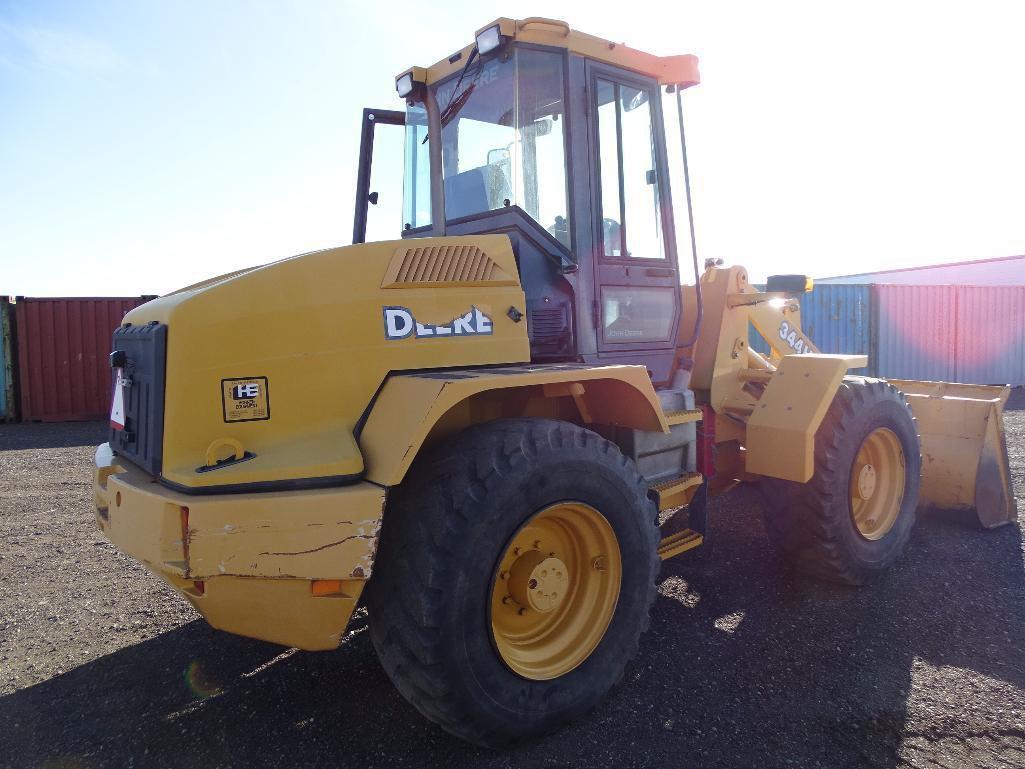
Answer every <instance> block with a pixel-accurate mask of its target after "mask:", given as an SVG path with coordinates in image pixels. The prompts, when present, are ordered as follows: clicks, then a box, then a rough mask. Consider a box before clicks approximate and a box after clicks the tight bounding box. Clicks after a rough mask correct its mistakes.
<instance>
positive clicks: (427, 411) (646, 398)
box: [360, 364, 669, 486]
mask: <svg viewBox="0 0 1025 769" xmlns="http://www.w3.org/2000/svg"><path fill="white" fill-rule="evenodd" d="M519 416H545V417H553V418H559V419H567V420H570V421H575V422H578V423H581V424H600V425H621V426H624V427H632V428H636V429H640V430H651V431H656V432H668V431H669V425H668V423H667V422H666V418H665V415H664V414H663V413H662V407H661V405H660V404H659V400H658V396H657V395H656V394H655V389H654V387H652V384H651V380H650V378H649V377H648V373H647V371H646V369H645V368H644V367H643V366H584V365H578V364H554V365H530V364H525V365H520V366H505V367H501V368H473V369H455V370H453V369H446V370H444V371H434V372H421V373H409V374H393V375H392V376H390V377H389V378H388V380H387V381H386V382H385V384H384V387H383V388H382V389H381V392H380V394H379V395H378V397H377V401H376V402H375V403H374V405H373V408H372V409H371V411H370V415H369V417H368V418H367V422H366V426H365V427H364V429H363V431H362V433H361V435H360V447H361V449H362V451H363V457H364V460H365V462H366V468H367V473H366V479H367V480H369V481H372V482H373V483H377V484H380V485H381V486H395V485H397V484H399V483H401V481H402V479H403V478H404V477H405V475H406V471H407V470H409V467H410V465H411V464H412V463H413V460H414V459H415V458H416V457H417V455H418V454H419V453H420V451H421V450H422V449H423V448H424V447H425V446H428V445H430V444H431V443H433V442H435V441H436V440H438V439H440V438H444V437H447V436H448V435H452V434H455V433H457V432H459V431H461V430H463V429H466V428H467V427H470V426H471V425H474V424H478V423H481V422H486V421H489V420H492V419H500V418H508V417H519Z"/></svg>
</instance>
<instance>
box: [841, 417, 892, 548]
mask: <svg viewBox="0 0 1025 769" xmlns="http://www.w3.org/2000/svg"><path fill="white" fill-rule="evenodd" d="M850 496H851V517H852V518H853V519H854V525H855V526H857V527H858V533H859V534H861V536H863V537H864V538H865V539H871V540H875V539H881V538H882V537H885V536H886V535H887V534H888V533H889V531H890V529H892V528H893V524H894V523H896V521H897V515H898V514H899V513H900V507H901V503H902V502H903V501H904V449H903V448H901V445H900V439H899V438H897V434H896V433H895V432H893V430H889V429H887V428H885V427H879V428H876V429H875V430H873V431H872V432H871V433H869V435H868V437H867V438H865V440H864V442H863V443H862V444H861V448H860V449H859V450H858V456H856V457H855V458H854V466H853V467H852V468H851V486H850Z"/></svg>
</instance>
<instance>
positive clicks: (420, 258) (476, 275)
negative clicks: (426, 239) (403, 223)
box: [381, 245, 518, 288]
mask: <svg viewBox="0 0 1025 769" xmlns="http://www.w3.org/2000/svg"><path fill="white" fill-rule="evenodd" d="M516 285H518V283H517V281H516V279H515V278H513V277H512V276H511V275H510V274H509V273H508V272H506V271H505V270H503V269H502V268H501V267H500V266H499V265H498V264H497V263H496V262H495V261H494V260H493V259H491V257H489V256H488V255H487V254H486V253H484V251H482V250H481V249H480V248H478V247H477V246H473V245H465V246H457V245H442V246H420V247H416V248H414V247H402V248H399V249H397V250H396V251H395V254H394V255H393V256H392V259H391V263H390V264H389V265H388V270H387V271H386V272H385V275H384V280H382V281H381V288H433V287H442V286H516Z"/></svg>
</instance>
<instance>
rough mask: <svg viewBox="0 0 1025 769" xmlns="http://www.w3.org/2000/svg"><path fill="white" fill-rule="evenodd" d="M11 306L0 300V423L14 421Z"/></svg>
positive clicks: (5, 299)
mask: <svg viewBox="0 0 1025 769" xmlns="http://www.w3.org/2000/svg"><path fill="white" fill-rule="evenodd" d="M10 309H11V306H10V304H9V303H8V301H7V298H6V297H4V298H3V299H0V422H12V421H14V358H13V357H12V356H11V314H10Z"/></svg>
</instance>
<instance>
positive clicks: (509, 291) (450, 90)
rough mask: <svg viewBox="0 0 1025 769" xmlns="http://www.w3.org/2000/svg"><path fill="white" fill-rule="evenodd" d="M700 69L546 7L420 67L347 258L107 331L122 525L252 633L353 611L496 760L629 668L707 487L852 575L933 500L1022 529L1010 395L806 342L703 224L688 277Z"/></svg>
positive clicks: (132, 316) (220, 619)
mask: <svg viewBox="0 0 1025 769" xmlns="http://www.w3.org/2000/svg"><path fill="white" fill-rule="evenodd" d="M698 79H699V78H698V69H697V60H696V59H695V58H694V57H693V56H688V55H684V56H668V57H659V56H653V55H650V54H646V53H643V52H640V51H637V50H633V49H631V48H628V47H626V46H625V45H620V44H616V43H612V42H609V41H607V40H602V39H599V38H596V37H592V36H590V35H586V34H582V33H580V32H577V31H575V30H572V29H570V27H569V26H568V25H567V24H566V23H564V22H561V21H554V20H549V19H537V18H532V19H525V20H519V21H516V20H512V19H504V18H503V19H499V20H497V21H495V22H493V23H492V24H489V25H487V26H486V27H484V28H483V29H481V30H480V31H479V32H477V34H476V36H475V41H474V42H473V43H472V44H471V45H469V46H467V47H466V48H464V49H462V50H461V51H457V52H456V53H454V54H453V55H452V56H449V57H447V58H445V59H443V60H441V61H440V62H438V63H437V64H435V65H433V66H431V67H427V68H421V67H413V68H411V69H410V70H408V71H406V72H404V73H402V74H401V75H400V76H399V77H398V78H397V80H396V88H397V91H398V93H399V96H400V97H401V98H402V99H404V101H405V105H406V109H405V111H404V112H393V111H389V110H366V111H364V121H363V143H362V147H361V158H360V170H359V178H358V179H357V211H356V222H355V233H354V236H355V237H354V244H353V245H351V246H346V247H342V248H334V249H329V250H325V251H319V252H315V253H309V254H304V255H301V256H297V257H294V258H291V259H285V260H283V261H279V262H276V263H273V264H269V265H266V266H262V267H256V268H253V269H248V270H242V271H240V272H236V273H233V274H230V275H223V276H221V277H218V278H213V279H211V280H208V281H206V282H204V283H200V284H197V285H193V286H188V287H186V288H183V289H181V290H179V291H175V292H174V293H171V294H169V295H167V296H163V297H160V298H159V299H156V300H154V301H151V302H149V303H148V304H145V305H143V306H141V307H139V308H137V309H135V310H133V311H132V312H130V313H129V314H128V315H127V316H126V318H125V320H124V323H123V325H122V326H121V327H120V328H118V329H117V330H116V331H115V333H114V347H113V349H114V352H113V353H112V355H111V365H112V366H113V368H114V369H115V380H116V385H115V390H114V396H113V404H112V408H111V432H110V441H109V443H106V444H104V445H102V446H100V447H99V448H98V449H97V452H96V467H95V485H94V492H95V507H96V518H97V522H98V524H99V526H100V528H101V529H102V530H103V531H104V532H105V533H106V535H107V536H108V537H109V538H110V539H111V541H112V542H114V543H115V544H116V545H117V546H118V547H119V548H120V549H121V550H123V551H124V552H126V553H128V554H130V555H131V556H133V557H134V558H136V559H138V560H139V561H141V562H143V563H145V564H146V565H147V566H148V567H149V568H151V569H152V570H153V571H154V572H155V573H157V574H159V575H160V576H161V577H162V578H164V579H165V580H166V581H167V582H169V583H170V584H171V585H172V586H174V587H175V588H176V589H177V590H178V591H179V592H180V593H181V594H182V595H183V596H184V597H185V598H186V599H187V600H188V601H189V602H190V603H191V604H192V605H193V606H195V608H196V609H197V610H198V611H199V612H200V613H201V614H202V615H203V616H204V617H205V618H206V619H207V620H208V621H209V623H210V624H211V625H213V626H214V627H217V628H221V629H223V630H226V631H229V632H232V633H238V634H241V635H245V636H251V637H254V638H260V639H265V640H267V641H272V642H276V643H280V644H284V645H288V646H294V647H298V648H301V649H308V650H319V649H332V648H335V647H336V646H338V644H339V643H340V642H341V640H342V638H343V635H344V633H345V632H346V626H347V625H348V623H349V620H350V617H351V616H352V613H353V611H354V609H355V608H356V606H357V603H359V602H360V601H363V602H365V605H366V606H367V608H368V611H369V621H370V635H371V637H372V639H373V644H374V647H375V648H376V650H377V653H378V655H379V657H380V660H381V663H382V665H383V666H384V669H385V670H386V671H387V673H388V675H389V676H390V677H391V679H392V680H393V681H394V683H395V685H396V686H397V687H398V689H399V690H400V691H401V692H402V694H403V695H404V696H405V697H406V698H407V699H408V700H409V701H410V702H411V703H412V704H413V705H414V706H415V707H416V708H417V709H418V710H420V712H422V713H423V714H424V715H425V716H426V717H427V718H429V719H431V720H432V721H435V722H436V723H438V724H440V725H441V726H442V727H443V728H444V729H447V730H448V731H449V732H451V733H453V734H455V735H458V736H460V737H462V738H464V739H467V740H470V741H472V742H475V743H478V744H482V745H489V746H500V745H506V744H510V743H512V742H515V741H517V740H521V739H525V738H529V737H533V736H536V735H538V734H542V733H545V732H547V731H550V730H552V729H555V728H557V727H558V726H560V725H561V724H563V723H565V722H567V721H569V720H571V719H573V718H575V717H577V716H578V715H580V714H582V713H584V712H585V711H586V710H587V709H588V708H590V707H591V706H593V705H594V704H595V703H596V702H597V701H598V700H599V699H600V698H601V697H603V696H604V695H605V694H606V693H607V692H608V691H609V689H610V688H611V687H612V686H613V685H614V684H615V683H616V681H618V680H619V678H620V677H621V675H622V673H623V670H624V666H625V665H626V664H627V661H628V660H629V659H630V657H631V656H632V655H633V654H634V653H635V651H636V650H637V647H638V639H639V638H640V635H641V633H642V632H643V631H644V629H645V628H646V626H647V624H648V612H649V609H650V607H651V605H652V602H653V600H654V597H655V594H656V589H655V584H656V578H657V576H658V571H659V564H660V561H661V560H664V559H666V558H669V557H671V556H676V555H679V554H681V553H684V552H686V551H688V550H691V549H693V548H695V547H697V546H699V545H701V544H702V542H703V540H704V537H705V536H706V506H707V499H708V497H709V495H714V494H720V493H724V492H726V491H727V490H729V489H730V488H732V487H733V486H735V485H736V484H738V483H740V482H745V481H747V482H754V483H759V484H761V487H762V488H763V490H764V491H765V499H766V503H765V510H766V521H765V523H766V530H767V532H768V536H769V539H770V541H771V542H772V544H773V545H774V546H775V547H776V549H777V550H778V551H779V552H781V553H782V554H784V555H785V556H787V557H788V558H789V559H790V560H791V561H792V562H794V563H795V564H796V565H797V566H798V567H800V568H802V569H804V570H806V571H807V572H810V573H812V574H814V575H817V576H820V577H823V578H826V579H831V580H836V581H840V582H844V583H851V584H861V583H864V582H866V581H868V580H870V579H871V578H872V577H874V576H875V575H877V574H879V573H880V572H881V571H882V570H884V569H886V568H887V567H888V566H889V565H890V564H891V563H893V561H894V560H895V559H896V558H898V557H899V555H900V553H901V551H902V550H903V548H904V546H905V545H906V543H907V541H908V537H909V533H910V531H911V527H912V525H913V524H914V521H915V516H916V510H917V509H919V508H921V507H923V506H936V507H952V508H963V509H973V508H974V509H976V510H977V512H978V517H979V519H980V520H981V522H982V523H983V524H984V525H986V526H996V525H999V524H1001V523H1006V522H1008V521H1011V520H1014V519H1015V517H1016V511H1015V508H1014V498H1013V496H1012V494H1011V491H1010V487H1009V476H1008V463H1007V455H1006V450H1005V448H1004V444H1003V432H1002V416H1001V409H1002V407H1003V404H1004V401H1005V399H1006V397H1007V391H1006V389H1002V388H994V387H982V386H974V385H956V384H943V383H927V382H886V381H884V380H880V379H870V378H866V377H859V376H850V375H849V371H850V370H851V369H857V368H859V367H862V366H865V365H866V358H865V357H864V356H858V355H826V354H821V353H819V352H818V350H817V348H816V347H815V345H814V343H813V342H812V340H810V339H808V337H807V336H806V335H805V334H804V332H803V331H802V330H801V319H800V311H799V305H798V302H797V299H796V297H797V296H798V295H799V294H800V293H801V292H802V291H804V290H805V287H806V281H805V278H804V277H803V276H786V275H781V276H774V277H772V278H770V279H769V283H768V286H767V290H765V291H758V290H756V289H755V288H754V287H753V286H752V285H751V284H750V283H749V282H748V277H747V273H746V272H745V271H744V269H743V268H741V267H723V266H721V265H719V264H715V263H711V264H708V265H707V266H706V268H705V269H704V270H703V273H702V274H700V276H698V275H697V273H698V264H697V251H696V248H694V247H693V220H692V219H690V224H691V226H690V230H691V239H690V240H691V243H690V245H691V249H690V250H691V255H692V258H693V262H694V270H695V276H696V280H695V281H694V283H693V285H682V284H683V281H682V280H681V274H680V268H679V262H678V258H677V243H676V237H675V233H676V228H675V218H674V217H675V213H674V208H673V197H672V194H671V189H670V187H671V182H672V183H674V184H679V183H682V187H683V189H684V192H685V195H684V196H683V197H684V199H685V200H686V202H687V211H688V217H689V213H690V205H689V203H690V201H689V198H690V188H689V180H688V179H687V176H686V143H685V141H683V138H684V137H683V130H682V127H683V111H682V102H681V97H680V93H681V91H682V90H683V89H685V88H688V87H690V86H693V85H695V84H696V83H698ZM664 107H665V108H666V109H668V110H670V111H675V112H676V113H677V117H678V118H679V126H680V140H681V141H680V143H679V144H677V142H676V141H675V139H674V140H673V141H672V142H669V143H668V144H667V138H666V135H665V130H666V129H665V123H664V120H663V108H664ZM385 125H401V126H402V127H403V130H404V132H405V133H404V135H405V141H404V153H405V156H404V168H405V173H404V199H403V226H402V231H401V237H400V238H399V239H396V240H393V241H388V242H378V243H365V242H363V241H364V235H365V228H366V217H367V210H368V208H367V206H368V204H369V203H372V202H376V197H377V196H376V193H371V192H370V189H369V179H370V169H371V163H372V157H371V155H372V147H373V137H374V131H375V130H376V129H377V127H378V126H385ZM680 150H682V151H683V154H684V166H683V167H684V172H685V173H684V177H683V179H670V174H669V170H668V169H669V153H670V152H676V151H680ZM750 324H754V326H755V327H756V328H757V330H758V331H759V332H760V333H761V334H762V335H763V336H764V337H765V339H766V340H767V341H768V343H769V345H770V346H771V349H772V351H773V352H772V354H771V355H768V356H763V355H760V354H758V353H757V352H755V351H753V350H752V349H750V347H749V346H748V344H747V339H748V332H749V326H750ZM660 521H662V525H661V526H660Z"/></svg>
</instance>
